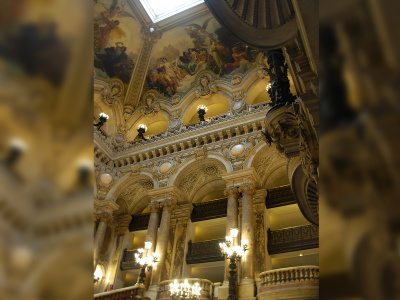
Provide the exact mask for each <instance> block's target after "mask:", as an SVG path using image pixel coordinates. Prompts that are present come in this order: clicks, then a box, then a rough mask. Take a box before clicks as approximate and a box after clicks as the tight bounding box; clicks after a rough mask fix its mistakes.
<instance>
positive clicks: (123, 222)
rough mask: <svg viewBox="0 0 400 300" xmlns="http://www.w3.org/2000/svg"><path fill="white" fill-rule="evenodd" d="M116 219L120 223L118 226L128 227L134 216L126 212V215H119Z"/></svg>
mask: <svg viewBox="0 0 400 300" xmlns="http://www.w3.org/2000/svg"><path fill="white" fill-rule="evenodd" d="M115 219H116V221H117V223H118V227H126V228H128V226H129V223H130V222H131V220H132V216H131V215H128V214H126V215H119V216H117V217H116V218H115Z"/></svg>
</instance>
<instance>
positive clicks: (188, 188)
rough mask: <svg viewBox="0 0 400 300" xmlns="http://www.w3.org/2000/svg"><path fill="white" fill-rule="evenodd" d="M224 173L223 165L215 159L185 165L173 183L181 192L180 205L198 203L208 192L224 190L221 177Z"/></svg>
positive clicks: (225, 169) (224, 167)
mask: <svg viewBox="0 0 400 300" xmlns="http://www.w3.org/2000/svg"><path fill="white" fill-rule="evenodd" d="M226 172H227V168H226V166H225V165H224V163H223V162H221V161H219V160H218V159H215V158H206V159H199V160H195V161H193V162H191V163H189V164H187V165H185V166H184V167H183V168H182V169H181V170H179V171H178V174H177V176H176V178H175V180H174V181H173V184H174V185H175V186H176V187H177V188H178V189H179V190H180V191H181V192H182V196H183V199H182V200H181V203H198V202H200V201H201V200H202V199H203V198H204V196H206V195H207V194H208V193H210V191H212V190H214V189H215V190H220V189H221V188H224V187H225V183H224V181H222V175H223V174H225V173H226Z"/></svg>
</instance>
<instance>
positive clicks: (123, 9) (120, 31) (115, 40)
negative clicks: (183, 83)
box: [94, 0, 142, 91]
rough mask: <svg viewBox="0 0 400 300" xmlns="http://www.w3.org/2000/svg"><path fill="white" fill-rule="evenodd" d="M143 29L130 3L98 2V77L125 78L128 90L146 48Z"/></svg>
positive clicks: (95, 29)
mask: <svg viewBox="0 0 400 300" xmlns="http://www.w3.org/2000/svg"><path fill="white" fill-rule="evenodd" d="M140 28H141V26H140V22H139V21H138V20H137V18H136V17H135V15H134V14H133V12H132V10H131V9H130V7H129V5H128V4H127V3H126V0H94V67H95V71H96V75H97V76H98V77H100V78H119V79H121V80H122V81H123V82H124V85H125V91H126V90H127V87H128V85H129V81H130V78H131V76H132V72H133V69H134V67H135V64H136V61H137V58H138V55H139V52H140V49H141V47H142V39H141V38H138V37H140V36H141V33H140Z"/></svg>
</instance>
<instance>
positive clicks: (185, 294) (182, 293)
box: [169, 279, 201, 299]
mask: <svg viewBox="0 0 400 300" xmlns="http://www.w3.org/2000/svg"><path fill="white" fill-rule="evenodd" d="M169 292H170V295H171V297H172V298H182V299H186V298H188V299H198V298H199V297H200V292H201V287H200V285H199V283H198V282H196V283H195V284H193V285H191V284H189V282H188V280H187V279H185V281H184V282H183V283H180V284H179V283H178V280H176V279H175V281H174V282H173V283H171V284H170V285H169Z"/></svg>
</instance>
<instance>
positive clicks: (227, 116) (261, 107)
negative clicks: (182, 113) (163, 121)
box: [129, 102, 271, 148]
mask: <svg viewBox="0 0 400 300" xmlns="http://www.w3.org/2000/svg"><path fill="white" fill-rule="evenodd" d="M270 107H271V103H270V102H263V103H257V104H254V105H249V108H248V110H244V111H242V112H241V113H239V114H236V115H233V114H231V113H230V112H226V113H223V114H220V115H216V116H213V117H210V118H207V119H206V122H195V123H191V124H187V125H182V127H181V129H180V132H182V133H185V132H188V131H194V130H196V129H199V128H203V127H208V126H212V125H214V124H218V123H221V122H225V121H228V120H232V119H235V118H238V117H241V116H243V115H249V114H254V113H257V112H259V111H267V110H269V108H270ZM169 136H170V134H169V133H168V131H165V132H163V133H159V134H157V135H153V136H149V137H148V139H147V141H144V140H136V141H133V142H131V144H130V147H129V148H133V147H137V146H140V145H144V144H148V143H152V142H155V141H159V140H162V139H165V138H167V137H169Z"/></svg>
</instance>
